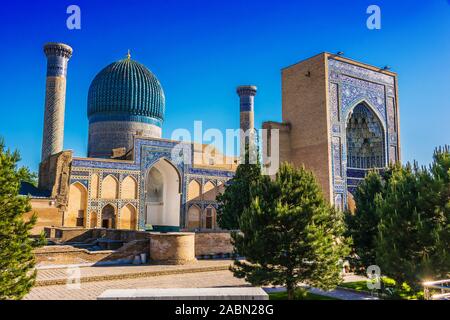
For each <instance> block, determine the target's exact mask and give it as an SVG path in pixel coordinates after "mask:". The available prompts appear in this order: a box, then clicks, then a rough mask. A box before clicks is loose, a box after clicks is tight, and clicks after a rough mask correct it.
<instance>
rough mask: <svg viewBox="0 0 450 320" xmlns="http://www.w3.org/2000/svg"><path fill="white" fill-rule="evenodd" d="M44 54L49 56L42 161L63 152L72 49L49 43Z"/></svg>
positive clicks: (45, 46)
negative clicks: (68, 68)
mask: <svg viewBox="0 0 450 320" xmlns="http://www.w3.org/2000/svg"><path fill="white" fill-rule="evenodd" d="M44 52H45V55H46V56H47V81H46V87H45V111H44V133H43V138H42V156H41V161H44V160H46V159H47V158H48V157H49V156H51V155H53V154H56V153H58V152H61V151H62V150H63V140H64V109H65V103H66V74H67V63H68V61H69V59H70V57H71V56H72V48H71V47H69V46H68V45H66V44H63V43H47V44H45V45H44Z"/></svg>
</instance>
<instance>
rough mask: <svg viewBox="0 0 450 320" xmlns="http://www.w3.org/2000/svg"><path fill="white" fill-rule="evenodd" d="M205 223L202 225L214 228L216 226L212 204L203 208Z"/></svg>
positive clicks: (214, 209) (214, 210)
mask: <svg viewBox="0 0 450 320" xmlns="http://www.w3.org/2000/svg"><path fill="white" fill-rule="evenodd" d="M204 217H205V218H204V219H205V223H204V226H205V228H206V229H214V228H215V227H216V208H214V207H213V206H208V207H206V209H205V213H204Z"/></svg>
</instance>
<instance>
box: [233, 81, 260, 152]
mask: <svg viewBox="0 0 450 320" xmlns="http://www.w3.org/2000/svg"><path fill="white" fill-rule="evenodd" d="M236 92H237V94H238V95H239V98H240V126H241V129H242V130H243V132H244V136H243V137H242V136H241V148H240V149H241V150H240V151H241V157H242V156H243V154H244V152H245V145H247V144H248V145H249V146H250V144H253V146H254V144H255V134H254V132H253V131H254V129H255V115H254V101H255V96H256V86H239V87H238V88H237V90H236ZM249 130H250V131H249ZM244 139H245V140H244ZM243 142H245V143H243Z"/></svg>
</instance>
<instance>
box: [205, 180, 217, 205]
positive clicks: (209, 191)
mask: <svg viewBox="0 0 450 320" xmlns="http://www.w3.org/2000/svg"><path fill="white" fill-rule="evenodd" d="M216 195H217V190H216V186H215V185H214V183H212V182H211V181H208V182H206V183H205V185H204V187H203V200H207V201H214V200H216Z"/></svg>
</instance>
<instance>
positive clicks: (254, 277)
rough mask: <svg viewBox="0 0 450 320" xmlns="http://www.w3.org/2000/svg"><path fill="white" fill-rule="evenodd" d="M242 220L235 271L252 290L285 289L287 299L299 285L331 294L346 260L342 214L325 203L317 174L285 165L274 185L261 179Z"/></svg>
mask: <svg viewBox="0 0 450 320" xmlns="http://www.w3.org/2000/svg"><path fill="white" fill-rule="evenodd" d="M253 196H254V198H253V200H252V202H251V205H250V206H249V207H248V208H246V209H245V210H244V212H243V214H242V216H241V217H240V218H239V229H240V230H241V233H234V234H233V235H232V236H233V240H234V245H235V251H236V253H238V254H239V255H242V256H244V257H245V261H240V260H236V261H235V262H234V265H233V267H232V268H231V270H232V271H233V273H234V275H235V276H236V277H239V278H245V279H246V280H247V281H248V282H250V283H252V284H253V285H268V284H272V285H284V286H286V288H287V291H288V297H289V299H293V298H294V292H295V288H296V286H297V285H298V284H299V283H308V284H310V285H312V286H315V287H319V288H323V289H331V288H334V287H335V286H336V285H337V284H338V283H339V282H340V279H341V277H340V272H341V270H342V265H341V263H340V259H341V258H343V257H345V256H346V255H347V254H348V246H347V239H346V238H344V236H343V233H344V223H343V216H342V213H340V212H339V211H337V210H335V209H334V208H332V207H331V206H330V205H329V204H328V202H327V201H326V200H325V199H324V197H323V195H322V192H321V190H320V187H319V185H318V184H317V182H316V180H315V178H314V176H313V174H312V173H311V172H309V171H307V170H305V169H304V168H298V169H297V168H294V167H292V166H291V165H289V164H282V165H281V167H280V170H279V172H278V173H277V175H276V178H275V180H271V179H270V178H269V177H267V176H263V177H261V178H260V180H259V181H257V183H256V184H255V185H254V192H253Z"/></svg>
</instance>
